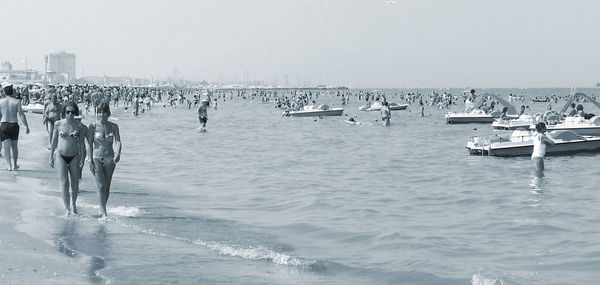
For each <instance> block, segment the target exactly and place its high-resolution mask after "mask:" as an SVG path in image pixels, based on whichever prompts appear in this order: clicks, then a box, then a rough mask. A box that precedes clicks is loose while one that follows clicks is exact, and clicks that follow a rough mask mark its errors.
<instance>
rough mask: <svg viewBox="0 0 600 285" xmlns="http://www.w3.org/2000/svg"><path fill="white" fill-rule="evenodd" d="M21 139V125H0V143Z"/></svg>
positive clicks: (5, 123)
mask: <svg viewBox="0 0 600 285" xmlns="http://www.w3.org/2000/svg"><path fill="white" fill-rule="evenodd" d="M7 139H11V140H13V141H16V140H18V139H19V124H17V123H7V122H4V123H2V124H0V141H5V140H7Z"/></svg>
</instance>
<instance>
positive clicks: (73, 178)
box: [50, 102, 85, 215]
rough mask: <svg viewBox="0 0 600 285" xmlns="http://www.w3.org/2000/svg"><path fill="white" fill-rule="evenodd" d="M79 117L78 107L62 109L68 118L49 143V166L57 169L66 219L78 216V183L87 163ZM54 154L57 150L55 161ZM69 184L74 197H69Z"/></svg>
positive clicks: (56, 125) (68, 104) (71, 104)
mask: <svg viewBox="0 0 600 285" xmlns="http://www.w3.org/2000/svg"><path fill="white" fill-rule="evenodd" d="M77 115H79V108H78V107H77V104H75V103H73V102H67V103H66V104H65V107H64V109H63V116H65V117H66V118H65V119H63V120H60V121H57V122H56V123H55V126H54V129H53V132H52V135H51V143H50V166H51V167H54V166H55V165H56V168H57V170H58V178H59V181H60V185H61V190H62V195H63V202H64V204H65V208H66V210H67V215H70V214H77V207H76V201H77V194H78V193H79V179H80V178H81V166H83V163H84V162H85V153H84V152H83V151H84V150H85V137H84V131H83V128H84V125H83V124H81V122H78V121H77V120H75V116H77ZM54 150H57V155H56V157H55V155H54ZM69 179H70V181H69ZM69 182H70V183H69ZM69 184H70V186H71V193H69Z"/></svg>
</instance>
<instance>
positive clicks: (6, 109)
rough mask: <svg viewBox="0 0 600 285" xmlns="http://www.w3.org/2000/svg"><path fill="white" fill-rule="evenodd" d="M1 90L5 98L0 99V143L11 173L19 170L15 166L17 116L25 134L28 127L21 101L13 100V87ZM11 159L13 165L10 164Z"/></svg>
mask: <svg viewBox="0 0 600 285" xmlns="http://www.w3.org/2000/svg"><path fill="white" fill-rule="evenodd" d="M3 90H4V94H5V95H6V97H5V98H2V99H0V141H1V142H2V147H3V148H4V157H5V158H6V163H7V164H8V170H9V171H12V170H17V169H19V164H17V160H18V158H19V148H18V140H19V121H18V119H17V115H18V116H19V117H21V121H22V122H23V124H24V125H25V128H26V129H25V133H26V134H29V125H28V124H27V117H25V113H23V107H22V106H21V100H19V99H17V98H15V93H14V90H13V85H12V84H8V85H6V86H4V88H3ZM11 157H12V160H13V162H14V164H11Z"/></svg>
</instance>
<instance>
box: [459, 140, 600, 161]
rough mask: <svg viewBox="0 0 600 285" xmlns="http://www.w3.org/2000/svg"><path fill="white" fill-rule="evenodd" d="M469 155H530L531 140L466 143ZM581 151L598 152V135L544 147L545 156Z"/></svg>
mask: <svg viewBox="0 0 600 285" xmlns="http://www.w3.org/2000/svg"><path fill="white" fill-rule="evenodd" d="M467 150H468V151H469V154H471V155H490V156H499V157H517V156H531V154H532V153H533V142H532V141H526V142H502V143H492V144H491V145H489V146H473V145H469V144H468V145H467ZM582 152H600V137H586V138H584V139H581V140H574V141H564V142H561V141H555V144H554V145H549V146H547V147H546V156H555V155H569V154H575V153H582Z"/></svg>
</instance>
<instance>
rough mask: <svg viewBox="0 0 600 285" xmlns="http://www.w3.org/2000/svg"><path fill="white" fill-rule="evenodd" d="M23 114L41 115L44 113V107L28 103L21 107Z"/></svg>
mask: <svg viewBox="0 0 600 285" xmlns="http://www.w3.org/2000/svg"><path fill="white" fill-rule="evenodd" d="M23 112H30V113H35V114H41V113H43V112H44V105H43V104H40V103H33V102H32V103H29V104H27V105H25V106H23Z"/></svg>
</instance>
